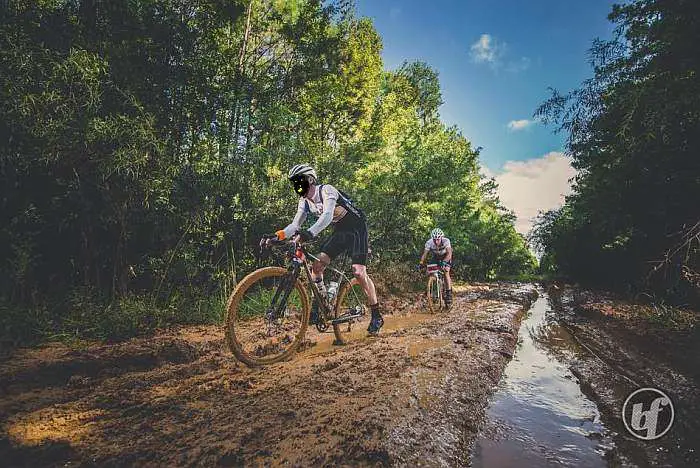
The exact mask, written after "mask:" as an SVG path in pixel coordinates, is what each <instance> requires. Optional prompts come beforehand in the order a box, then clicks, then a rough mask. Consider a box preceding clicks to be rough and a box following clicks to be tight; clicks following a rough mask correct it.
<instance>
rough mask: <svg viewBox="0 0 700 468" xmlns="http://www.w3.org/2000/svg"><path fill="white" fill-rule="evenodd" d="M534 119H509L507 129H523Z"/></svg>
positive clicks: (532, 122)
mask: <svg viewBox="0 0 700 468" xmlns="http://www.w3.org/2000/svg"><path fill="white" fill-rule="evenodd" d="M534 123H535V121H534V120H528V119H522V120H511V121H510V122H508V129H510V130H513V131H518V130H524V129H526V128H527V127H529V126H530V125H532V124H534Z"/></svg>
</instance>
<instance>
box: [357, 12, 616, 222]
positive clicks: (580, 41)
mask: <svg viewBox="0 0 700 468" xmlns="http://www.w3.org/2000/svg"><path fill="white" fill-rule="evenodd" d="M613 3H616V2H614V1H609V0H492V1H475V0H463V1H459V0H454V1H447V0H433V1H430V2H425V1H417V0H406V1H397V0H394V1H386V0H357V12H358V14H359V15H360V16H369V17H371V18H372V19H373V21H374V25H375V27H376V28H377V30H378V31H379V34H380V35H381V37H382V41H383V45H384V50H383V54H382V55H383V59H384V66H385V68H388V69H394V68H397V67H398V66H400V65H401V63H402V62H403V61H404V60H409V61H413V60H423V61H425V62H427V63H429V64H430V65H431V66H432V67H433V68H434V69H436V70H437V71H438V73H439V76H440V85H441V89H442V97H443V101H444V104H443V105H442V107H441V108H440V114H441V117H442V120H443V121H444V122H446V123H448V124H455V125H457V126H458V127H459V128H460V129H461V130H462V133H463V134H464V135H465V136H466V137H467V138H468V139H469V140H470V141H471V142H472V144H473V146H474V147H477V146H482V147H483V150H482V152H481V162H482V165H483V166H485V170H486V171H487V172H488V173H490V174H492V175H496V176H502V177H500V179H499V177H497V181H498V182H499V184H500V185H501V189H502V192H503V193H501V200H502V201H504V203H505V204H506V206H509V203H508V202H509V201H510V205H511V206H509V208H511V209H513V210H514V211H516V214H518V215H519V216H520V217H521V218H522V219H521V223H520V224H521V225H520V226H519V227H520V230H521V231H522V230H525V229H526V228H527V227H528V226H529V222H526V219H525V217H527V218H528V219H529V218H531V217H532V216H534V215H536V213H537V210H541V209H550V208H552V207H554V206H549V205H552V204H555V203H554V202H553V201H550V202H549V203H540V204H544V205H547V206H534V205H533V203H534V204H537V203H535V202H530V206H528V207H527V209H525V211H526V213H525V211H523V209H519V208H518V207H517V206H513V205H515V204H516V203H518V202H517V199H518V198H522V196H523V191H528V190H530V189H532V188H534V187H535V184H539V185H542V184H545V185H546V186H547V187H550V186H551V187H550V188H551V190H552V193H550V194H549V199H551V200H554V199H555V198H556V199H557V200H561V199H563V198H562V197H563V195H564V193H560V192H562V191H563V192H566V184H564V186H562V180H556V181H553V182H549V181H547V180H538V177H539V176H538V174H539V172H542V173H543V174H544V173H548V174H549V176H548V177H554V178H556V177H560V178H562V177H564V178H568V177H570V176H571V175H573V173H572V170H571V169H570V168H568V167H565V166H568V162H566V160H565V158H564V157H563V156H562V155H561V153H560V152H561V151H562V149H563V141H564V136H563V135H556V134H554V132H553V129H552V128H548V127H544V126H543V125H541V124H537V123H528V122H525V121H527V120H531V119H532V115H533V113H534V111H535V109H536V108H537V106H538V105H539V104H540V103H541V102H542V101H544V100H545V99H546V98H547V97H548V96H549V92H548V91H547V88H548V87H553V88H556V89H559V90H561V91H568V90H570V89H572V88H575V87H577V86H578V85H579V83H580V82H581V81H582V80H584V79H585V78H587V77H589V76H590V75H591V74H592V71H591V68H590V66H589V64H588V61H587V51H588V49H589V47H590V46H591V42H592V41H593V39H595V38H596V37H601V38H609V37H611V35H612V31H613V28H614V25H612V23H610V22H609V21H608V20H607V15H608V13H609V12H610V11H611V8H612V5H613ZM617 3H620V1H618V2H617ZM516 121H522V122H520V123H519V125H516V124H514V125H515V127H523V126H524V128H512V126H511V128H509V126H508V124H509V123H510V122H516ZM554 166H556V167H554ZM538 171H539V172H538ZM514 174H515V175H516V176H518V177H520V179H517V180H515V179H512V177H505V179H504V178H503V176H513V175H514ZM523 174H525V175H524V176H523ZM557 174H559V176H558V175H557ZM522 177H525V179H523V178H522ZM511 179H512V180H511ZM526 179H528V180H531V182H532V184H533V185H532V187H530V186H529V185H528V180H526ZM564 182H565V180H564ZM504 185H510V187H504ZM541 188H542V187H540V189H541ZM557 191H558V192H557ZM542 198H547V196H545V195H544V194H539V195H537V199H542ZM533 211H534V214H533ZM521 215H522V216H521Z"/></svg>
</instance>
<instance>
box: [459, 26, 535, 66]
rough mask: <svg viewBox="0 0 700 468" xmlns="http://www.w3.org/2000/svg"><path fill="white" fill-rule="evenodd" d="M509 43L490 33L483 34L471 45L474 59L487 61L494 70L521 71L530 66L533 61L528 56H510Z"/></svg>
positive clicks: (471, 53)
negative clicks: (517, 57) (513, 57)
mask: <svg viewBox="0 0 700 468" xmlns="http://www.w3.org/2000/svg"><path fill="white" fill-rule="evenodd" d="M507 52H508V45H507V44H506V43H505V42H501V41H499V40H498V39H496V38H495V37H493V36H491V35H490V34H482V35H481V37H479V40H477V41H476V42H475V43H473V44H472V45H471V47H470V55H471V58H472V61H474V62H476V63H485V64H487V65H488V66H489V67H491V69H492V70H494V71H495V72H498V71H499V70H505V71H507V72H509V73H519V72H522V71H525V70H527V69H528V68H530V63H531V62H532V61H531V60H530V59H529V58H528V57H520V58H519V59H512V58H508V57H507V55H509V54H508V53H507Z"/></svg>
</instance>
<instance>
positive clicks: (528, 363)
mask: <svg viewBox="0 0 700 468" xmlns="http://www.w3.org/2000/svg"><path fill="white" fill-rule="evenodd" d="M578 352H579V349H578V346H577V344H576V342H575V341H574V340H573V338H572V337H571V335H570V334H569V333H568V332H567V331H566V330H565V329H564V328H562V327H561V326H559V325H558V324H557V322H556V320H555V319H554V317H553V313H552V311H551V309H550V307H549V301H548V298H547V295H546V294H544V293H542V294H541V295H540V298H539V299H538V300H537V301H536V302H535V303H534V304H533V305H532V308H531V309H530V312H529V315H528V316H527V317H526V318H525V320H524V321H523V324H522V326H521V328H520V334H519V337H518V346H517V349H516V353H515V356H514V357H513V360H512V361H511V362H510V363H509V364H508V366H507V367H506V370H505V373H504V376H503V379H502V380H501V382H500V384H499V389H498V390H497V392H496V393H495V395H494V396H493V398H492V400H491V404H490V406H489V408H488V411H487V422H486V424H485V427H484V429H483V430H482V433H481V434H480V436H479V437H478V439H477V441H476V442H475V444H474V449H473V453H472V464H473V466H475V467H481V466H484V467H500V466H504V467H505V466H519V467H527V466H532V467H540V466H587V467H596V466H601V467H602V466H608V459H609V458H610V457H609V454H610V452H611V451H612V450H614V445H613V443H612V439H611V434H610V432H609V431H607V430H606V428H605V427H604V426H603V424H602V422H601V420H600V413H599V412H598V409H597V407H596V405H595V403H593V402H592V401H591V400H589V399H588V398H587V397H586V396H585V395H584V394H583V393H581V390H580V388H579V386H578V384H577V382H576V378H575V377H574V376H573V374H571V372H570V371H569V369H568V365H567V363H568V362H570V361H571V359H574V358H575V357H576V355H577V353H578Z"/></svg>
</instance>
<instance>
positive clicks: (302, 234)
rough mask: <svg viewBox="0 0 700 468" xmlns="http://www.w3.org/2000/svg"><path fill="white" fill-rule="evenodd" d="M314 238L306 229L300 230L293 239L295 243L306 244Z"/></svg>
mask: <svg viewBox="0 0 700 468" xmlns="http://www.w3.org/2000/svg"><path fill="white" fill-rule="evenodd" d="M313 238H314V235H313V234H311V232H310V231H309V230H308V229H302V230H301V231H298V232H297V235H296V236H295V237H294V240H295V241H296V242H299V241H301V242H308V241H310V240H311V239H313Z"/></svg>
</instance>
